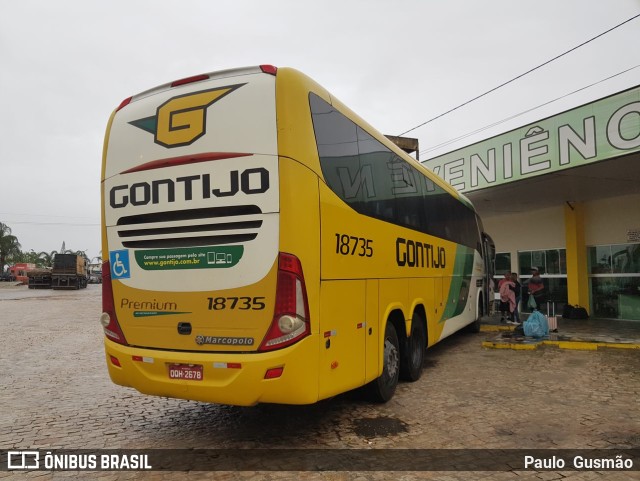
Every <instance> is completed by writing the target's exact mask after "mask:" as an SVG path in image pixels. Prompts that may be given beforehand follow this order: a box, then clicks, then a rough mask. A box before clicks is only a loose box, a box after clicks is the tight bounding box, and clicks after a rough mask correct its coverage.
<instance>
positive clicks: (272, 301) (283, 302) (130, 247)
mask: <svg viewBox="0 0 640 481" xmlns="http://www.w3.org/2000/svg"><path fill="white" fill-rule="evenodd" d="M279 164H280V159H279V157H278V143H277V123H276V76H275V69H274V68H273V67H269V66H263V67H256V68H249V69H238V70H230V71H225V72H217V73H215V74H209V75H202V76H198V77H194V78H190V79H184V80H180V81H176V82H173V83H171V84H167V85H163V86H161V87H158V88H155V89H152V90H149V91H146V92H143V93H141V94H139V95H136V96H133V97H132V98H130V99H127V100H125V101H124V102H123V103H122V104H121V105H120V107H119V108H118V109H117V110H116V111H115V112H114V113H113V115H112V117H111V119H110V121H109V125H108V127H107V133H106V138H105V145H104V154H103V168H102V214H103V222H102V225H103V228H102V229H103V231H102V242H103V261H104V266H103V269H102V272H103V314H102V316H101V323H102V325H103V327H104V332H105V350H106V361H107V365H108V368H109V374H110V376H111V379H112V380H113V381H114V382H115V383H116V384H119V385H122V386H129V387H133V388H135V389H137V390H139V391H140V392H143V393H146V394H153V395H160V396H168V397H177V398H184V399H193V400H201V401H207V402H219V403H225V404H236V405H253V404H256V403H258V402H285V403H290V404H303V403H312V402H315V401H317V400H318V388H317V380H316V377H317V374H316V372H315V370H316V369H317V368H316V367H315V366H316V365H317V362H316V360H317V359H316V358H317V342H316V341H315V340H314V334H313V333H312V332H311V328H310V323H309V307H308V301H307V289H306V286H305V279H304V272H303V269H302V266H301V263H300V261H299V259H298V258H297V257H296V256H294V255H292V254H289V253H286V252H281V251H280V247H279V246H280V242H279V239H280V215H281V213H280V194H279V191H280V185H279V183H280V172H279V169H280V167H279ZM314 346H316V347H314Z"/></svg>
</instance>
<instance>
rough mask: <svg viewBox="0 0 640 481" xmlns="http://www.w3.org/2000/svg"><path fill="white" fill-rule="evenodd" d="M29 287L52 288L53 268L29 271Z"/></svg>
mask: <svg viewBox="0 0 640 481" xmlns="http://www.w3.org/2000/svg"><path fill="white" fill-rule="evenodd" d="M27 277H28V278H29V289H51V269H50V268H48V267H46V268H38V269H33V270H31V271H29V272H27Z"/></svg>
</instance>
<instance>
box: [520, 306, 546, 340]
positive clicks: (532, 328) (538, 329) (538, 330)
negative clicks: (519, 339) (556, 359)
mask: <svg viewBox="0 0 640 481" xmlns="http://www.w3.org/2000/svg"><path fill="white" fill-rule="evenodd" d="M522 327H523V329H524V335H525V336H528V337H544V336H548V335H549V323H548V322H547V318H546V317H545V315H544V314H543V313H542V312H540V311H537V310H536V311H533V312H532V313H531V314H530V315H529V317H527V320H526V321H524V324H523V326H522Z"/></svg>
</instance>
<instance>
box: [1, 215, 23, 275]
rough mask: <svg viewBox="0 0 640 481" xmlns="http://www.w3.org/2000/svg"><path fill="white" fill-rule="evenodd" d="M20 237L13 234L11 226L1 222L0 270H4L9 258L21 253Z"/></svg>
mask: <svg viewBox="0 0 640 481" xmlns="http://www.w3.org/2000/svg"><path fill="white" fill-rule="evenodd" d="M20 247H21V246H20V243H19V242H18V238H17V237H16V236H14V235H11V228H10V227H9V226H8V225H6V224H3V223H2V222H0V272H4V266H5V264H6V262H7V259H8V258H10V257H11V256H13V255H16V254H19V253H20Z"/></svg>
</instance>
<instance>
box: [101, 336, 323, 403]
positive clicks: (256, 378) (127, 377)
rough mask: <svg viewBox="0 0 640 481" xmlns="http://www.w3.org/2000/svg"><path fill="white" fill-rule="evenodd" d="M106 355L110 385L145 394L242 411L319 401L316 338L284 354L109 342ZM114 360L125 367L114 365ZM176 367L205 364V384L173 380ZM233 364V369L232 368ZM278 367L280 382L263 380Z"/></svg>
mask: <svg viewBox="0 0 640 481" xmlns="http://www.w3.org/2000/svg"><path fill="white" fill-rule="evenodd" d="M105 353H106V361H107V366H108V368H109V375H110V376H111V380H112V381H113V382H114V383H115V384H119V385H121V386H127V387H133V388H135V389H136V390H138V391H140V392H141V393H144V394H150V395H155V396H165V397H173V398H180V399H189V400H194V401H203V402H211V403H219V404H232V405H238V406H252V405H255V404H258V403H280V404H311V403H314V402H317V401H318V372H317V366H318V359H317V356H318V348H317V340H316V336H314V335H311V336H309V337H306V338H305V339H303V340H302V341H300V342H298V343H296V344H294V345H293V346H289V347H287V348H285V349H281V350H277V351H273V352H266V353H249V354H246V353H238V354H235V353H204V352H172V351H161V350H154V349H141V348H135V347H129V346H123V345H121V344H117V343H115V342H113V341H111V340H109V339H106V338H105ZM111 356H113V357H115V358H116V359H117V360H118V362H119V364H120V366H116V365H115V364H114V363H113V362H112V360H111ZM134 356H135V358H136V359H137V360H134ZM174 363H175V364H199V365H202V366H203V379H202V380H200V381H196V380H184V379H180V380H176V379H170V378H169V365H170V364H174ZM230 363H233V365H232V367H228V365H229V364H230ZM238 364H239V367H238ZM278 367H282V368H284V369H283V371H282V375H281V376H280V377H278V378H275V379H265V378H264V377H265V373H266V372H267V371H268V370H269V369H273V368H278Z"/></svg>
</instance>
